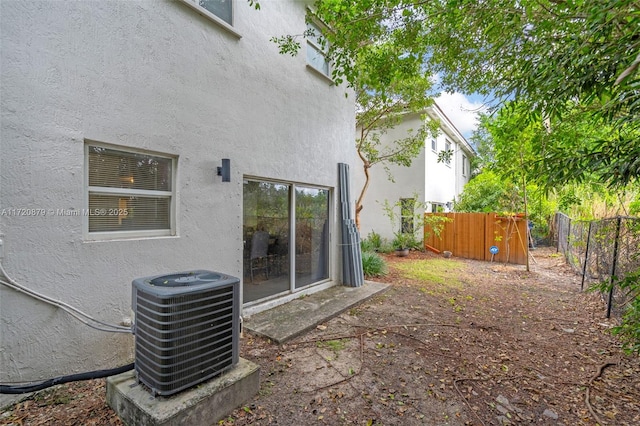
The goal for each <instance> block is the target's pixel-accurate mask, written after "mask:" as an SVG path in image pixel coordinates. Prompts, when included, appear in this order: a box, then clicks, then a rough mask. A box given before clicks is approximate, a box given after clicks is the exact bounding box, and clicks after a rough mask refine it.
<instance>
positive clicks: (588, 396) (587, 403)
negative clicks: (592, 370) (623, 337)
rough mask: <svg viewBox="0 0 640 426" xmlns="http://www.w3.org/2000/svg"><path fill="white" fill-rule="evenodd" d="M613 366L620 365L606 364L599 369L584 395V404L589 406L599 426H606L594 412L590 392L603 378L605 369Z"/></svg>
mask: <svg viewBox="0 0 640 426" xmlns="http://www.w3.org/2000/svg"><path fill="white" fill-rule="evenodd" d="M612 365H618V363H617V362H605V363H604V364H602V365H601V366H600V367H598V371H596V374H594V375H593V377H592V378H591V380H589V384H588V385H587V389H586V391H585V393H584V402H585V404H586V405H587V408H588V409H589V412H590V413H591V415H592V416H593V418H594V419H595V421H596V422H597V423H598V424H601V425H602V424H604V423H603V422H602V420H600V417H598V415H597V414H596V412H595V411H594V409H593V407H592V406H591V401H590V399H591V398H590V390H591V386H592V385H593V382H594V381H595V380H596V379H597V378H598V377H600V376H602V372H603V371H604V369H605V368H607V367H609V366H612Z"/></svg>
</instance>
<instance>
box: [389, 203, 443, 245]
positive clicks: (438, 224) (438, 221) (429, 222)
mask: <svg viewBox="0 0 640 426" xmlns="http://www.w3.org/2000/svg"><path fill="white" fill-rule="evenodd" d="M417 199H418V196H417V194H414V195H413V198H406V199H400V200H398V201H396V202H395V203H394V204H390V203H389V201H388V200H384V203H383V204H382V209H383V210H384V212H385V215H386V216H387V217H388V218H389V221H390V222H391V227H392V229H394V230H395V231H394V233H393V235H394V239H393V241H392V242H391V245H392V246H393V248H394V249H414V250H422V249H423V248H424V247H423V245H422V237H424V238H425V239H426V238H429V237H430V235H431V234H430V233H431V232H433V233H434V235H436V236H439V235H440V232H441V231H442V229H443V228H444V224H445V223H446V222H449V221H450V220H451V219H449V218H447V217H444V216H434V215H429V216H426V215H425V210H426V207H427V206H426V203H423V202H418V201H417ZM409 200H411V201H412V202H411V205H408V204H406V202H407V201H409ZM403 222H404V223H403Z"/></svg>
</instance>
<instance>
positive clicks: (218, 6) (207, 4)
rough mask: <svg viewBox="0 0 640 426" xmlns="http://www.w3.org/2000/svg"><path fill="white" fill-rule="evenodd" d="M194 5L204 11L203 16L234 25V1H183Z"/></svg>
mask: <svg viewBox="0 0 640 426" xmlns="http://www.w3.org/2000/svg"><path fill="white" fill-rule="evenodd" d="M182 1H184V2H186V3H193V4H195V5H196V6H198V7H199V8H200V10H201V11H202V9H204V11H202V13H203V14H210V15H213V16H214V17H217V18H219V19H221V20H223V21H224V22H226V23H227V24H229V25H233V0H182Z"/></svg>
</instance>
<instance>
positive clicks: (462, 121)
mask: <svg viewBox="0 0 640 426" xmlns="http://www.w3.org/2000/svg"><path fill="white" fill-rule="evenodd" d="M436 103H437V104H438V106H439V107H440V109H441V110H442V111H443V112H444V113H445V115H446V116H447V117H449V120H451V122H452V123H453V125H454V126H456V129H458V131H459V132H460V133H462V135H463V136H464V137H465V138H467V140H468V139H469V138H470V137H471V134H472V133H473V131H474V130H475V129H476V127H478V113H480V112H482V111H484V110H485V109H486V105H484V104H483V103H482V102H480V101H471V100H470V99H469V98H467V97H466V96H465V95H463V94H462V93H457V92H455V93H441V94H440V96H438V97H437V98H436Z"/></svg>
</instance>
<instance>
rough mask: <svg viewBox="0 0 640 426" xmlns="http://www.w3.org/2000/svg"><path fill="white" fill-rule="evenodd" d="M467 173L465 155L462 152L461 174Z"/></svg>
mask: <svg viewBox="0 0 640 426" xmlns="http://www.w3.org/2000/svg"><path fill="white" fill-rule="evenodd" d="M466 175H467V156H466V155H464V154H462V176H466Z"/></svg>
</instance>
